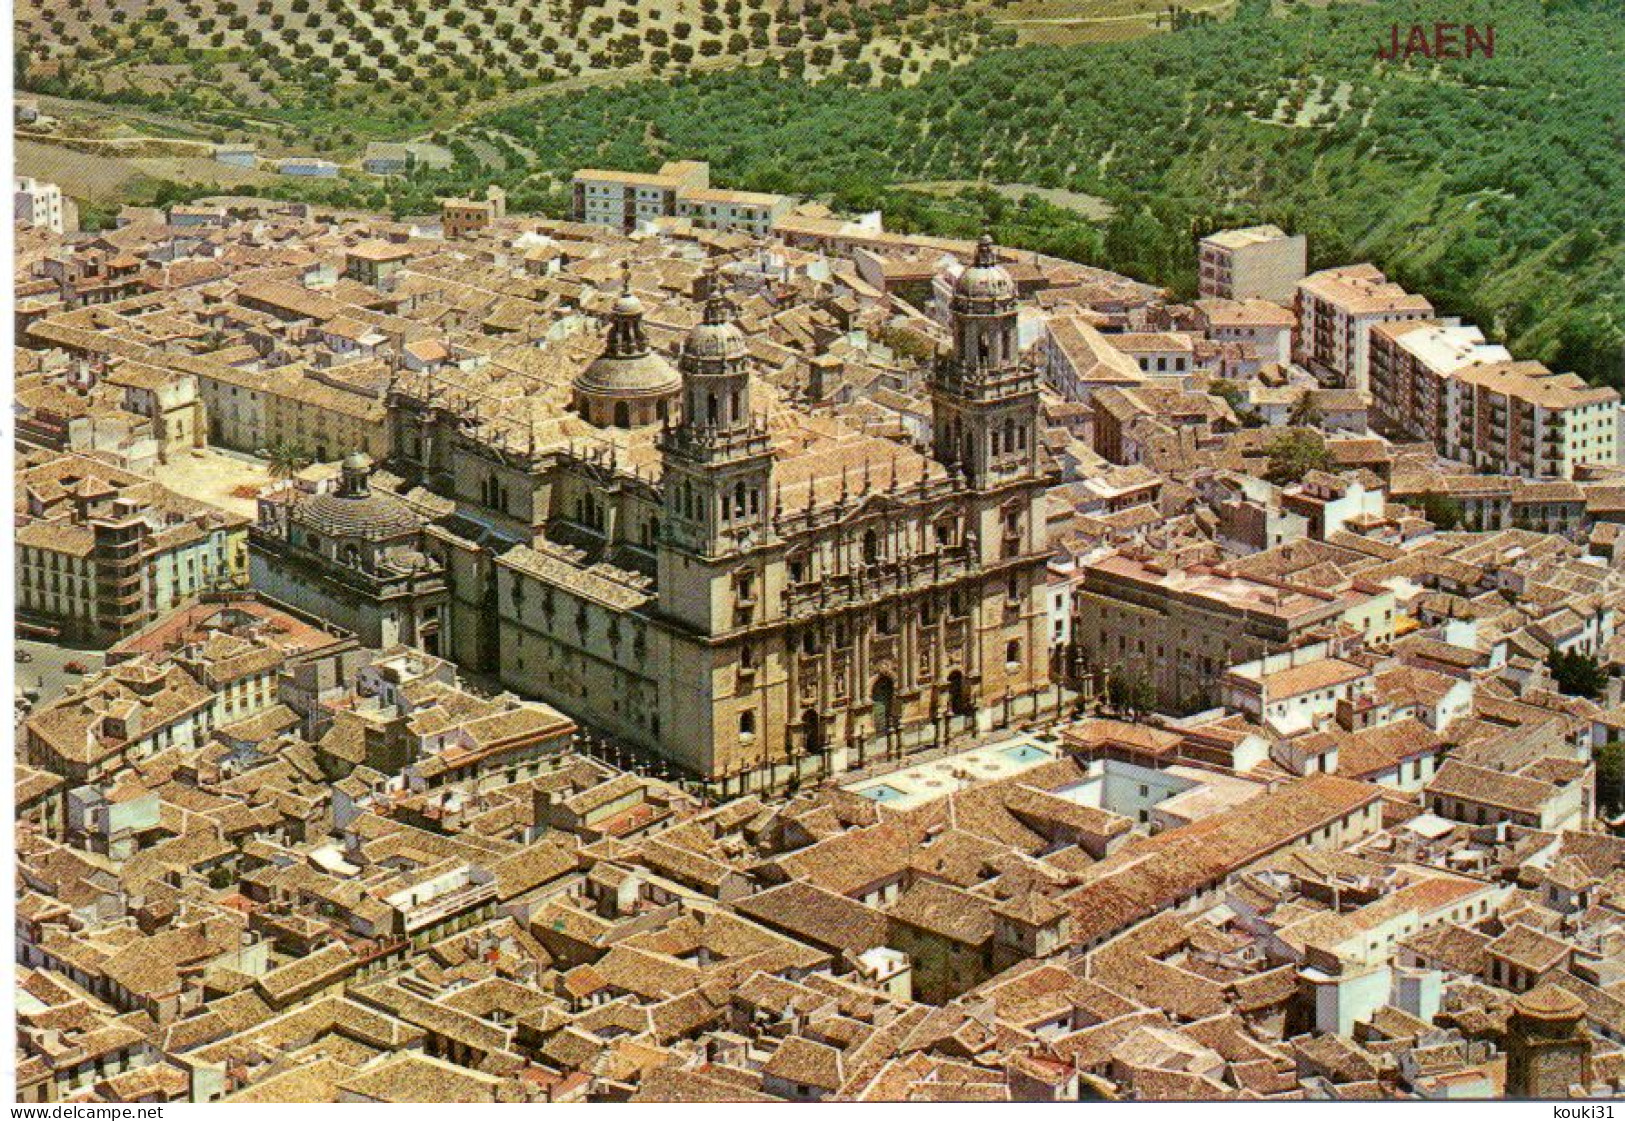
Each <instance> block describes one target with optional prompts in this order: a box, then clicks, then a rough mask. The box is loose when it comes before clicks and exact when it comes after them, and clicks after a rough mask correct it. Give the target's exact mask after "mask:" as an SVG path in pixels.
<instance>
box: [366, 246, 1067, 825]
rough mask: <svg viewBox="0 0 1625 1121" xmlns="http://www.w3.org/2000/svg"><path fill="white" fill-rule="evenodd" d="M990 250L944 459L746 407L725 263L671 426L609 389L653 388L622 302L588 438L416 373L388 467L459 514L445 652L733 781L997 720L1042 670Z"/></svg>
mask: <svg viewBox="0 0 1625 1121" xmlns="http://www.w3.org/2000/svg"><path fill="white" fill-rule="evenodd" d="M993 252H994V251H993V247H992V245H991V243H990V242H988V241H986V240H984V241H983V242H982V244H981V245H980V246H979V248H978V249H977V251H976V257H975V260H974V262H973V264H972V265H971V267H969V268H967V269H965V270H964V272H963V273H962V275H961V276H960V278H959V280H958V281H957V283H956V285H955V289H954V296H953V309H952V310H953V332H952V337H953V348H952V352H951V354H947V355H944V356H943V357H942V358H941V360H940V361H939V362H938V364H937V365H936V366H935V368H934V372H933V373H932V375H931V378H930V386H931V395H932V433H933V448H932V452H931V454H929V455H923V454H921V453H919V452H916V451H914V450H912V449H910V448H908V447H906V446H904V445H901V444H895V443H892V442H890V441H887V440H884V439H881V438H878V437H872V436H865V435H860V434H859V433H856V432H853V431H850V430H847V429H844V428H843V427H841V426H840V425H838V424H835V423H828V422H824V423H819V424H809V423H807V418H803V417H797V416H795V415H794V414H793V411H792V410H785V409H783V408H780V409H777V410H773V411H771V412H766V411H764V410H763V409H762V408H760V407H758V406H757V405H756V404H754V400H755V398H754V393H755V392H756V391H758V390H759V387H757V386H756V385H755V381H754V379H753V378H752V376H751V371H750V358H749V356H748V352H747V350H746V345H745V339H744V336H743V334H742V333H741V331H740V330H739V328H738V327H737V326H736V325H735V324H734V323H733V322H732V321H731V313H730V310H729V306H728V304H727V302H726V300H725V299H724V298H723V296H722V294H721V292H720V290H717V289H716V287H715V285H716V283H717V282H716V281H715V280H713V282H712V283H713V290H712V293H711V295H710V298H709V299H708V300H707V301H706V305H705V313H704V316H703V320H702V322H701V323H700V324H698V325H697V326H695V327H694V328H693V329H692V331H691V332H690V333H689V334H688V335H687V337H686V339H685V340H684V342H683V343H682V346H681V349H680V354H679V360H678V372H679V373H680V377H681V380H680V395H679V398H678V399H677V400H676V401H674V402H667V420H666V422H665V423H664V424H647V423H645V424H639V423H638V422H637V418H636V417H635V416H634V414H633V412H632V410H631V409H630V408H629V407H628V408H627V409H625V410H624V411H623V410H617V409H616V408H615V407H614V402H613V400H611V399H612V398H613V396H614V395H615V394H616V393H617V392H620V391H621V390H620V388H618V387H623V383H624V391H625V393H626V394H628V395H630V396H631V397H636V398H637V399H639V400H643V399H644V398H646V397H647V395H648V390H649V386H648V385H647V384H646V383H647V380H648V379H647V378H646V377H645V376H644V375H645V374H646V373H647V369H646V367H648V366H649V357H650V356H649V355H648V354H647V347H646V346H645V345H642V344H641V343H640V342H639V340H640V339H641V336H642V331H643V328H642V322H641V320H642V308H641V306H640V304H639V302H638V301H637V300H635V299H633V298H631V297H628V296H623V297H622V300H621V302H620V303H618V304H617V305H616V306H615V309H614V314H613V316H612V319H613V320H614V323H613V325H612V327H611V331H610V337H609V339H608V342H607V345H606V349H605V353H604V354H603V355H602V356H600V357H599V358H598V359H597V360H595V361H594V363H593V370H594V373H593V377H592V378H591V381H592V392H593V408H591V409H589V410H586V411H587V413H588V416H587V417H586V419H587V420H588V421H589V422H591V424H592V426H593V428H594V429H595V430H596V431H598V433H599V439H597V440H594V441H590V442H589V441H582V440H579V439H578V440H577V441H576V442H575V443H574V444H565V445H562V446H561V445H558V444H553V445H551V446H540V445H538V444H537V442H536V430H535V429H534V428H531V429H529V430H528V431H527V430H526V429H524V428H522V427H521V428H519V430H518V432H516V433H515V436H516V438H514V439H513V440H512V441H511V442H507V443H501V442H499V441H498V437H497V436H496V435H494V433H495V432H496V431H497V428H498V426H497V425H496V424H490V425H487V426H486V427H485V429H484V430H483V431H481V430H480V429H478V428H477V427H476V426H473V425H470V424H469V423H468V420H467V418H465V417H463V416H461V415H460V414H459V413H458V412H457V410H456V409H454V408H452V407H450V405H449V403H448V400H447V396H446V395H445V394H443V393H438V392H437V390H436V383H435V379H434V378H433V377H426V378H423V379H416V380H414V379H410V378H402V379H401V381H400V382H399V383H398V385H397V387H396V389H395V391H394V393H393V394H392V396H391V432H392V437H393V439H394V450H395V455H394V466H395V467H396V469H397V470H399V471H400V472H401V473H402V474H403V475H405V476H407V477H408V478H411V479H422V480H424V481H425V482H427V483H428V484H429V485H430V486H431V487H432V488H434V489H436V490H437V491H438V492H439V493H440V494H441V495H442V496H444V497H446V498H450V499H451V500H452V501H454V502H455V503H456V506H457V512H456V514H455V515H453V516H451V517H449V518H446V519H443V520H441V521H440V522H439V523H438V524H437V525H436V526H434V527H431V529H430V530H429V531H428V535H427V536H428V541H429V548H431V549H432V550H434V551H436V552H437V553H438V554H439V555H441V556H443V557H445V558H446V560H445V563H446V565H447V567H448V583H449V584H450V586H451V595H452V599H451V617H452V630H453V635H452V640H451V643H450V645H449V647H446V648H445V649H447V650H448V652H449V653H450V655H451V656H452V657H454V658H455V659H456V660H457V661H458V662H460V663H461V664H463V665H465V666H470V667H473V668H479V669H483V670H486V671H488V672H492V673H495V674H496V675H498V676H499V677H500V679H501V680H502V682H503V683H504V684H505V685H506V686H507V687H509V688H511V689H513V690H514V691H516V692H519V693H521V694H525V695H529V696H536V697H540V698H541V699H543V700H546V701H548V702H549V703H551V704H554V705H556V706H557V707H559V708H561V709H563V710H564V711H566V712H568V713H570V714H571V715H572V716H575V717H576V718H577V719H578V720H580V721H581V722H583V723H584V724H587V725H589V726H591V727H594V728H597V729H599V730H601V731H604V732H607V733H609V734H612V735H614V736H615V737H617V738H618V739H621V740H623V741H625V742H629V743H630V744H632V745H635V746H636V747H638V748H640V749H645V750H648V751H651V752H654V753H658V754H660V755H662V756H664V757H665V758H666V759H668V760H670V761H671V762H672V763H674V764H676V765H677V766H678V767H679V768H680V769H681V770H682V771H683V772H685V773H687V774H690V775H694V776H697V777H699V778H702V779H704V780H706V781H707V782H708V783H710V784H711V785H712V787H713V788H714V789H717V790H719V791H722V792H725V793H736V792H739V791H741V790H745V789H758V788H763V789H765V788H776V787H782V786H784V785H785V784H787V783H789V782H791V781H794V780H796V779H797V778H800V777H814V776H818V775H821V774H827V773H832V772H837V771H841V770H844V769H846V768H847V767H848V766H851V765H856V764H857V763H859V762H860V761H862V760H863V759H866V758H869V757H871V756H872V753H874V752H879V751H900V750H901V749H902V745H903V742H904V739H905V735H908V736H912V737H915V738H919V737H921V736H922V735H923V736H924V737H925V738H930V737H931V736H932V734H933V733H936V734H949V733H953V732H957V731H960V730H963V729H965V728H968V727H972V726H975V725H977V724H978V723H981V724H984V725H985V724H987V723H989V722H990V721H991V720H992V719H993V718H994V717H996V716H998V715H999V714H1001V713H1004V712H1009V711H1011V710H1012V708H1013V707H1015V706H1017V705H1018V703H1019V702H1020V701H1021V700H1022V699H1024V698H1029V697H1030V696H1031V695H1033V694H1035V693H1037V692H1040V691H1042V690H1044V689H1045V688H1047V687H1048V684H1049V665H1048V663H1049V641H1048V623H1047V609H1046V606H1047V605H1046V600H1045V596H1046V586H1047V577H1046V573H1047V569H1046V563H1047V561H1048V559H1049V554H1048V550H1047V547H1046V541H1045V535H1046V523H1045V520H1044V518H1043V512H1042V505H1041V503H1042V498H1043V494H1044V490H1045V487H1046V485H1047V482H1048V478H1049V476H1048V472H1047V469H1046V468H1045V467H1044V466H1043V460H1042V459H1041V453H1040V450H1039V446H1038V379H1037V375H1036V373H1035V372H1033V371H1031V370H1029V369H1028V368H1027V367H1026V366H1024V365H1023V364H1022V362H1021V359H1020V354H1019V348H1018V346H1017V343H1016V314H1017V296H1016V288H1015V284H1014V283H1013V281H1011V279H1010V277H1009V276H1008V275H1007V274H1006V273H1005V272H1004V270H1003V269H1001V268H1000V267H998V265H997V264H996V262H995V258H994V255H993ZM623 375H624V376H623ZM461 388H462V392H463V393H465V394H467V395H468V396H467V398H466V399H468V400H477V396H478V394H479V393H480V392H481V390H480V387H478V386H475V385H472V384H470V383H468V382H467V381H466V379H465V381H464V383H463V385H462V387H461ZM606 402H607V403H608V404H609V408H608V410H607V412H606V411H604V410H603V408H602V406H603V405H604V404H605V403H606ZM535 404H539V402H527V403H526V404H525V405H524V406H523V407H526V408H530V407H533V406H534V405H535ZM578 405H579V402H578ZM501 408H502V411H503V412H504V413H505V414H507V415H509V416H511V415H512V414H513V412H514V411H515V410H516V406H515V405H514V404H512V403H509V404H507V405H503V406H501ZM606 415H607V417H608V424H607V425H604V424H603V423H602V421H603V418H604V417H605V416H606ZM622 419H624V420H625V421H626V422H627V424H628V425H629V426H628V427H621V426H620V425H619V424H617V421H618V420H622Z"/></svg>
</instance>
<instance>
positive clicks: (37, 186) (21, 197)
mask: <svg viewBox="0 0 1625 1121" xmlns="http://www.w3.org/2000/svg"><path fill="white" fill-rule="evenodd" d="M62 214H63V211H62V188H60V187H58V186H57V185H56V184H55V183H46V182H44V181H43V180H40V179H28V178H22V179H18V180H17V185H16V189H15V191H14V193H13V195H12V221H14V222H19V223H21V224H22V225H24V226H38V227H40V228H42V229H47V230H50V231H51V232H52V233H58V234H60V233H65V232H66V228H65V225H64V222H63V219H62Z"/></svg>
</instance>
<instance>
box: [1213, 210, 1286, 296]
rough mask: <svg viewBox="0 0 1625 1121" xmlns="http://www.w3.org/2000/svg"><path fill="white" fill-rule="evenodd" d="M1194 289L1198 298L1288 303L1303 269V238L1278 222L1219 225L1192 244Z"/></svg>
mask: <svg viewBox="0 0 1625 1121" xmlns="http://www.w3.org/2000/svg"><path fill="white" fill-rule="evenodd" d="M1197 257H1198V262H1199V265H1200V268H1201V274H1200V278H1199V280H1198V283H1197V290H1198V291H1199V292H1200V293H1201V295H1202V297H1203V298H1204V299H1217V300H1251V299H1261V300H1273V301H1274V302H1276V303H1282V304H1284V303H1289V302H1291V300H1292V293H1293V290H1294V289H1295V288H1296V287H1297V284H1298V282H1299V281H1300V280H1302V279H1303V277H1304V273H1305V272H1306V271H1307V267H1308V266H1307V262H1308V257H1309V241H1308V239H1307V238H1305V237H1304V236H1303V235H1302V234H1297V235H1296V236H1288V235H1287V233H1286V231H1284V230H1282V229H1281V228H1280V227H1278V226H1249V227H1247V228H1246V229H1241V230H1220V231H1219V232H1218V233H1214V234H1209V235H1208V236H1207V237H1204V238H1203V239H1202V241H1201V243H1200V245H1199V246H1198V249H1197Z"/></svg>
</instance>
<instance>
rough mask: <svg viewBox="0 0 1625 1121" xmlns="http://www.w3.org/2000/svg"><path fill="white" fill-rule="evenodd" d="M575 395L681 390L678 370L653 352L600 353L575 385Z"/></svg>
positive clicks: (642, 394)
mask: <svg viewBox="0 0 1625 1121" xmlns="http://www.w3.org/2000/svg"><path fill="white" fill-rule="evenodd" d="M572 384H573V385H574V386H575V389H576V392H578V393H586V394H591V395H593V396H597V397H643V396H650V395H658V394H662V393H675V392H677V390H678V389H680V388H682V379H681V378H680V377H678V375H677V371H676V370H674V369H672V368H671V365H670V364H669V363H668V362H667V361H666V360H665V359H664V358H662V357H660V355H658V354H655V353H654V352H653V351H644V352H643V353H642V354H628V355H620V354H609V353H605V354H601V355H599V356H598V357H597V358H595V359H593V360H592V364H591V365H589V366H588V367H587V368H586V369H585V370H582V371H581V373H579V374H577V375H576V377H575V381H574V382H573V383H572Z"/></svg>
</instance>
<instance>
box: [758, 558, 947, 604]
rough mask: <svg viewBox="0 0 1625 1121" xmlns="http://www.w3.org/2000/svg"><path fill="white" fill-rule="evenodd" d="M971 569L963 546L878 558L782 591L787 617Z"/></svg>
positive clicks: (894, 591)
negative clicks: (902, 556) (913, 554)
mask: <svg viewBox="0 0 1625 1121" xmlns="http://www.w3.org/2000/svg"><path fill="white" fill-rule="evenodd" d="M970 571H971V556H970V551H969V550H968V549H966V548H965V547H964V546H962V545H961V546H954V547H951V548H943V549H937V550H936V551H934V552H931V553H922V554H919V555H917V556H913V557H908V558H906V559H903V560H890V561H877V562H876V563H874V564H866V565H863V566H861V567H859V568H855V569H852V570H851V571H848V572H842V573H837V574H831V575H825V576H822V577H819V578H818V579H815V580H806V581H802V582H801V583H799V584H792V585H790V586H789V587H788V588H786V589H785V591H784V610H785V614H787V615H790V616H797V615H801V614H804V613H806V612H818V611H828V610H837V609H840V608H843V607H850V606H853V605H855V604H860V603H870V602H874V601H877V600H880V599H883V598H885V597H887V596H890V595H894V594H897V593H901V592H909V591H916V590H920V589H924V588H928V587H930V586H931V585H933V584H936V583H939V582H941V581H944V580H953V579H957V578H958V577H961V576H964V575H965V574H967V573H968V572H970Z"/></svg>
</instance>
